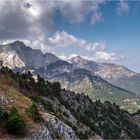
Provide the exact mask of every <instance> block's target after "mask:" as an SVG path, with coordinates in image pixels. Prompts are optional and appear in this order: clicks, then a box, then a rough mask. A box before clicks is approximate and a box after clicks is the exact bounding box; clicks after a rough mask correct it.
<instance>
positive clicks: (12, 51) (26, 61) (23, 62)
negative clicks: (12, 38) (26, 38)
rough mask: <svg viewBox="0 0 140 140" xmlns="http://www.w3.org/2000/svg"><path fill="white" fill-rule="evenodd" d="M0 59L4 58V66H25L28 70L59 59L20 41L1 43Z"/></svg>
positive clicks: (13, 67) (12, 67)
mask: <svg viewBox="0 0 140 140" xmlns="http://www.w3.org/2000/svg"><path fill="white" fill-rule="evenodd" d="M0 59H1V60H3V63H4V66H8V67H9V68H11V69H15V68H21V69H22V68H23V69H24V68H25V69H26V70H27V69H33V70H37V69H39V68H43V67H44V66H46V65H48V64H50V63H52V62H55V61H57V60H59V59H58V58H57V57H56V56H55V55H53V54H50V53H46V54H43V53H42V52H41V51H40V50H33V49H32V48H30V47H27V46H26V45H25V44H24V43H23V42H20V41H16V42H14V43H11V44H7V45H1V46H0Z"/></svg>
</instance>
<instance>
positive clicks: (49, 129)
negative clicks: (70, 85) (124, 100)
mask: <svg viewBox="0 0 140 140" xmlns="http://www.w3.org/2000/svg"><path fill="white" fill-rule="evenodd" d="M32 76H33V75H31V73H26V74H19V73H17V74H15V73H13V72H12V71H11V70H9V69H7V68H2V70H1V71H0V77H1V79H0V85H1V86H0V95H1V96H0V122H3V123H1V125H0V139H47V140H51V139H67V140H68V139H102V138H106V139H124V138H125V139H139V138H140V128H139V125H137V121H136V120H134V118H135V116H134V114H133V115H131V114H129V113H128V112H127V111H123V110H121V109H119V107H118V106H116V105H115V104H111V103H110V102H104V103H101V102H100V101H96V102H92V101H91V99H90V98H89V97H88V96H84V95H83V94H82V95H81V94H75V93H74V92H70V91H65V90H61V89H60V85H59V83H50V82H46V81H45V80H44V79H42V78H41V77H40V76H38V80H37V82H35V81H34V79H33V78H32ZM17 79H18V80H17ZM13 107H14V108H13ZM16 109H17V110H16ZM17 111H18V112H17ZM6 114H7V115H6ZM11 116H12V117H11ZM10 117H11V118H10ZM17 117H18V119H16V121H12V120H14V118H17ZM19 117H20V120H19ZM104 118H106V119H104ZM21 119H22V120H23V121H24V123H25V125H26V127H27V128H26V129H27V130H26V131H25V132H24V134H20V135H19V134H15V132H12V133H11V134H10V133H8V132H9V131H6V130H5V129H7V128H10V127H8V125H10V126H11V125H13V126H14V129H15V128H17V127H19V128H20V127H21V124H20V125H18V123H16V122H17V121H20V122H21ZM9 121H10V122H11V121H12V123H9ZM5 126H6V128H5ZM8 130H9V129H8ZM19 130H20V129H19ZM19 130H16V131H18V132H20V131H19ZM13 133H14V134H13Z"/></svg>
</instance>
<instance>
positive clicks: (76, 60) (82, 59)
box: [70, 56, 88, 63]
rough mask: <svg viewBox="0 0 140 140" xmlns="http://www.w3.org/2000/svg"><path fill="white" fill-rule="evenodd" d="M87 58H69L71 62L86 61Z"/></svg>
mask: <svg viewBox="0 0 140 140" xmlns="http://www.w3.org/2000/svg"><path fill="white" fill-rule="evenodd" d="M87 61H88V60H86V59H84V58H82V57H81V56H76V57H73V58H71V59H70V62H72V63H86V62H87Z"/></svg>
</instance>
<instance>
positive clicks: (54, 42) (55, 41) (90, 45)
mask: <svg viewBox="0 0 140 140" xmlns="http://www.w3.org/2000/svg"><path fill="white" fill-rule="evenodd" d="M46 44H47V45H48V46H52V47H68V46H75V47H79V48H82V49H85V50H87V51H95V50H104V49H105V48H106V44H105V43H104V42H87V41H86V40H84V39H80V38H77V37H75V36H73V35H71V34H69V33H67V32H65V31H62V32H56V33H55V34H54V35H53V36H52V37H49V38H48V39H47V40H46Z"/></svg>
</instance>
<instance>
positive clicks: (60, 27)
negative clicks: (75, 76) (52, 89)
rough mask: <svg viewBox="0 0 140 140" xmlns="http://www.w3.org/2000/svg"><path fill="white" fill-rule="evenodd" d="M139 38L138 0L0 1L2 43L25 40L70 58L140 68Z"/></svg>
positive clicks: (47, 50)
mask: <svg viewBox="0 0 140 140" xmlns="http://www.w3.org/2000/svg"><path fill="white" fill-rule="evenodd" d="M28 4H30V6H29V5H28ZM5 8H6V9H7V10H6V12H3V11H5ZM17 11H18V12H17ZM139 38H140V2H139V1H124V0H118V1H106V0H96V1H93V0H86V1H85V0H76V1H74V0H47V1H44V0H41V1H37V0H14V1H0V42H1V43H3V44H5V43H8V42H12V41H15V40H21V41H24V42H25V44H27V45H28V46H31V47H32V48H35V49H40V50H42V52H43V53H45V52H51V53H54V54H56V55H57V56H59V57H60V58H62V59H65V60H68V59H70V58H71V57H74V56H76V55H80V56H82V57H84V58H86V59H89V60H93V61H98V62H109V63H117V64H122V65H124V66H126V67H128V68H130V69H132V70H134V71H136V72H140V56H139V52H140V40H139Z"/></svg>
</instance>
